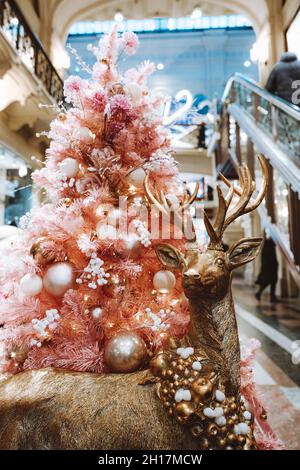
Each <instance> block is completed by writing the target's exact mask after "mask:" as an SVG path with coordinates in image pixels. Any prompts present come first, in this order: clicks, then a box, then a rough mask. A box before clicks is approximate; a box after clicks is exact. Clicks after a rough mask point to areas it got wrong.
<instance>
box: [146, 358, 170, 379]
mask: <svg viewBox="0 0 300 470" xmlns="http://www.w3.org/2000/svg"><path fill="white" fill-rule="evenodd" d="M168 367H169V361H168V359H167V356H166V355H165V354H164V353H161V354H157V356H154V357H153V359H151V362H150V369H151V372H152V373H153V375H161V372H162V371H163V370H167V368H168Z"/></svg>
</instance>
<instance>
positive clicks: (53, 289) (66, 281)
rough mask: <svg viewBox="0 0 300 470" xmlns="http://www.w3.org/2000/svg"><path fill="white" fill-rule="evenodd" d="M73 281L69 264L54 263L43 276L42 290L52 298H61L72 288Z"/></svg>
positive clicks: (71, 268)
mask: <svg viewBox="0 0 300 470" xmlns="http://www.w3.org/2000/svg"><path fill="white" fill-rule="evenodd" d="M74 280H75V275H74V270H73V266H72V265H71V264H70V263H65V262H64V263H55V264H53V265H52V266H50V267H49V268H48V269H47V271H46V273H45V275H44V279H43V284H44V289H45V290H46V291H47V292H48V293H49V294H51V295H53V296H54V297H61V296H62V295H64V293H65V292H66V291H67V290H68V289H71V288H72V286H73V285H74Z"/></svg>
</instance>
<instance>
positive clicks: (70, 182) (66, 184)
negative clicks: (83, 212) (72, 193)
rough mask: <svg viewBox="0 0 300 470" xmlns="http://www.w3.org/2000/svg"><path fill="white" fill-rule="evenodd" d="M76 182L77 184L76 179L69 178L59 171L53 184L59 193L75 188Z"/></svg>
mask: <svg viewBox="0 0 300 470" xmlns="http://www.w3.org/2000/svg"><path fill="white" fill-rule="evenodd" d="M75 182H76V180H75V178H68V177H67V176H66V175H65V174H64V173H61V172H60V171H57V172H56V173H55V181H54V183H53V186H54V188H55V189H57V190H58V191H61V190H63V189H66V188H73V187H74V185H75Z"/></svg>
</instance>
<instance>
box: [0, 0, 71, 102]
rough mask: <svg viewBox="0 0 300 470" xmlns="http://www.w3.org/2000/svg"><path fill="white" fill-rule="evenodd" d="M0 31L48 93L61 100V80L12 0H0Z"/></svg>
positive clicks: (58, 100)
mask: <svg viewBox="0 0 300 470" xmlns="http://www.w3.org/2000/svg"><path fill="white" fill-rule="evenodd" d="M0 32H2V34H3V35H4V36H5V38H6V40H7V41H8V42H9V43H10V45H11V46H12V47H13V49H14V50H15V52H16V53H17V55H18V57H19V59H20V60H21V61H22V63H23V64H25V66H26V67H27V68H28V69H29V70H30V71H31V73H33V74H34V75H35V76H36V78H38V80H39V81H40V82H41V83H42V85H43V86H44V88H45V89H46V90H47V92H48V93H49V95H50V96H51V97H52V98H53V99H54V100H55V101H56V102H57V103H59V102H61V101H62V100H63V81H62V79H61V78H60V76H59V75H58V73H57V71H56V70H55V68H54V67H53V65H52V63H51V61H50V59H49V57H48V56H47V54H46V52H45V51H44V49H43V46H42V45H41V43H40V41H39V40H38V38H37V37H36V36H35V34H34V33H33V32H32V31H31V29H30V27H29V25H28V23H27V21H26V19H25V17H24V15H23V14H22V12H21V11H20V9H19V8H18V6H17V5H16V3H15V2H14V1H13V0H0Z"/></svg>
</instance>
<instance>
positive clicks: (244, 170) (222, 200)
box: [146, 156, 268, 300]
mask: <svg viewBox="0 0 300 470" xmlns="http://www.w3.org/2000/svg"><path fill="white" fill-rule="evenodd" d="M258 158H259V162H260V165H261V169H262V173H263V183H262V185H261V188H260V191H259V193H258V195H257V196H256V198H255V199H252V195H253V193H254V191H255V182H253V181H252V178H251V175H250V171H249V169H248V167H247V166H246V165H242V166H241V167H240V168H239V185H240V188H235V187H234V186H233V184H232V183H231V182H230V181H228V180H227V179H226V178H225V177H224V176H223V175H221V178H222V180H223V181H224V183H225V184H226V185H227V186H228V187H229V191H228V193H227V195H226V197H224V195H223V193H222V190H221V189H220V187H219V186H218V187H217V192H218V202H219V204H218V210H217V214H216V218H215V221H214V222H213V223H211V222H210V220H209V219H208V217H207V215H206V214H205V213H204V222H205V226H206V230H207V233H208V235H209V243H208V246H207V249H206V250H205V251H203V252H201V251H200V250H199V249H197V248H195V247H194V248H192V249H188V250H187V252H186V254H185V255H184V254H183V253H181V252H180V251H179V250H178V249H177V248H175V247H173V246H172V245H169V244H159V245H157V247H156V253H157V256H158V258H159V259H160V261H161V263H162V264H163V265H164V266H166V267H169V268H173V269H174V268H179V269H181V270H182V273H183V288H184V292H185V295H186V296H187V297H188V298H189V299H193V298H199V297H200V296H201V297H204V298H207V299H214V300H218V299H221V298H223V297H224V296H225V294H226V292H227V291H228V289H229V286H230V280H231V272H232V270H233V269H235V268H238V267H239V266H242V265H244V264H246V263H249V262H250V261H252V260H253V259H254V258H255V257H256V256H257V254H258V253H259V250H260V246H261V242H262V238H243V239H241V240H239V241H238V242H237V243H235V244H234V245H233V246H231V248H230V249H229V250H228V251H225V249H224V245H223V242H222V237H223V234H224V231H225V230H226V228H227V227H228V226H229V225H230V224H231V223H232V222H233V221H234V220H236V219H237V218H238V217H240V216H241V215H243V214H247V213H249V212H252V211H253V210H255V209H256V208H257V207H258V206H259V204H260V203H261V201H262V200H263V198H264V196H265V194H266V191H267V187H268V168H267V165H266V161H265V159H264V157H262V156H259V157H258ZM146 194H147V195H148V197H149V196H150V194H149V187H147V191H146ZM234 194H236V195H237V196H238V199H237V202H236V203H235V204H233V207H232V208H231V207H230V205H231V202H232V199H233V195H234ZM150 200H151V201H152V202H155V197H154V196H153V195H151V198H150ZM185 208H187V205H186V206H185Z"/></svg>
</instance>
